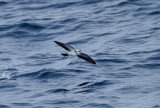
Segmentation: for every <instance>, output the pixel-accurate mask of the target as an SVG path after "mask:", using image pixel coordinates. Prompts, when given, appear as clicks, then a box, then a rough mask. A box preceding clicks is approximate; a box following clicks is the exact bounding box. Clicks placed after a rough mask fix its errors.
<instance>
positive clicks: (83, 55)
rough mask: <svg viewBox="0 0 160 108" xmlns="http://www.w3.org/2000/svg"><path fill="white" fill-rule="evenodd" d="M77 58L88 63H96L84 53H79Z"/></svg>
mask: <svg viewBox="0 0 160 108" xmlns="http://www.w3.org/2000/svg"><path fill="white" fill-rule="evenodd" d="M77 56H78V57H79V58H81V59H84V60H86V61H88V62H90V63H93V64H96V62H95V61H94V60H93V59H92V58H91V57H89V56H88V55H87V54H85V53H80V54H78V55H77Z"/></svg>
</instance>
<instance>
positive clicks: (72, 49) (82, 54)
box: [54, 41, 96, 64]
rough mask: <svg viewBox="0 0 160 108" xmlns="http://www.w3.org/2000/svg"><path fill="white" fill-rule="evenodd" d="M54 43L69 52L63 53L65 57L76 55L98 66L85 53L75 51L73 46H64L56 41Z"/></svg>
mask: <svg viewBox="0 0 160 108" xmlns="http://www.w3.org/2000/svg"><path fill="white" fill-rule="evenodd" d="M54 42H55V43H56V44H58V45H59V46H61V47H62V48H64V49H65V50H67V51H68V53H61V54H62V55H63V56H64V57H68V56H69V55H76V56H77V57H79V58H81V59H84V60H86V61H87V62H90V63H92V64H96V62H95V61H94V60H93V59H92V58H91V57H90V56H88V55H87V54H85V53H82V52H81V50H75V49H74V48H73V47H72V46H69V45H67V44H64V43H61V42H58V41H54Z"/></svg>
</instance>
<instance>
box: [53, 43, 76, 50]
mask: <svg viewBox="0 0 160 108" xmlns="http://www.w3.org/2000/svg"><path fill="white" fill-rule="evenodd" d="M54 42H55V43H56V44H58V45H59V46H61V47H63V48H64V49H66V50H68V51H72V50H74V51H75V49H74V48H73V47H71V46H69V45H67V44H64V43H61V42H58V41H54Z"/></svg>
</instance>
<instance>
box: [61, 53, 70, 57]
mask: <svg viewBox="0 0 160 108" xmlns="http://www.w3.org/2000/svg"><path fill="white" fill-rule="evenodd" d="M61 55H62V56H64V57H67V56H69V54H67V53H61Z"/></svg>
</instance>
